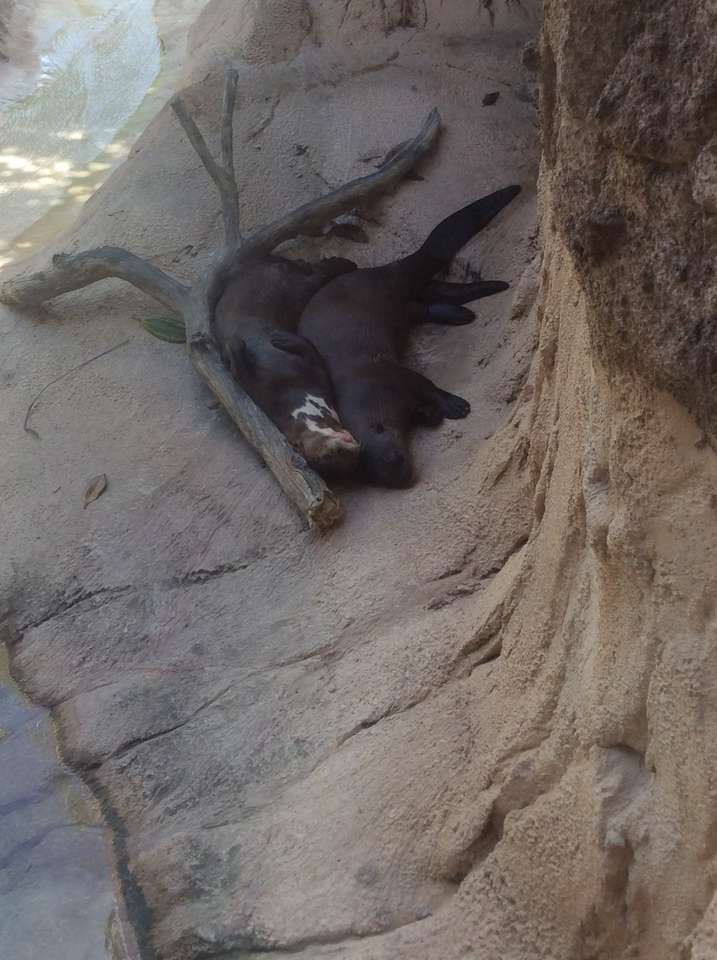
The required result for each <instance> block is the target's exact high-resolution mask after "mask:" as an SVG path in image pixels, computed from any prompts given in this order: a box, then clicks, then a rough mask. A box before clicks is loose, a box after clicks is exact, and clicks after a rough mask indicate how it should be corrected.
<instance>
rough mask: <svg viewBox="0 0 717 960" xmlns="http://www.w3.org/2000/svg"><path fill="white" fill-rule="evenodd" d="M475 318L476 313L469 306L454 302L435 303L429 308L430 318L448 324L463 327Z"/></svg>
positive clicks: (435, 321)
mask: <svg viewBox="0 0 717 960" xmlns="http://www.w3.org/2000/svg"><path fill="white" fill-rule="evenodd" d="M475 318H476V315H475V314H474V313H473V311H472V310H469V309H468V307H459V306H458V305H457V304H453V303H433V304H431V306H430V307H429V308H428V319H429V320H432V321H433V323H443V324H445V325H446V326H451V327H462V326H464V325H465V324H466V323H473V321H474V320H475Z"/></svg>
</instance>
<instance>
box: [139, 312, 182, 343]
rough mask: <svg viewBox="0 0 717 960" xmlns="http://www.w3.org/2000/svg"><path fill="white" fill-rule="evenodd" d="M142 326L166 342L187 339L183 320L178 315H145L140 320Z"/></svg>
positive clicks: (180, 341) (177, 341) (179, 341)
mask: <svg viewBox="0 0 717 960" xmlns="http://www.w3.org/2000/svg"><path fill="white" fill-rule="evenodd" d="M142 326H143V327H144V329H145V330H147V332H148V333H151V334H152V336H153V337H157V339H158V340H166V341H167V343H184V342H185V341H186V339H187V331H186V328H185V326H184V320H180V318H179V317H147V318H146V319H144V320H142Z"/></svg>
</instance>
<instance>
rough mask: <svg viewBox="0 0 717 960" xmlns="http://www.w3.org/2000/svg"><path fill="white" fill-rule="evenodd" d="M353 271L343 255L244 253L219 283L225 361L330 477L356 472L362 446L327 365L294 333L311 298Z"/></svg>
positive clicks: (216, 318) (217, 324)
mask: <svg viewBox="0 0 717 960" xmlns="http://www.w3.org/2000/svg"><path fill="white" fill-rule="evenodd" d="M355 269H356V265H355V264H354V263H352V262H351V261H350V260H343V259H340V258H332V259H328V260H323V261H321V262H320V263H318V264H308V263H304V262H303V261H298V260H288V259H286V258H285V257H279V256H262V257H245V258H242V257H241V256H239V257H238V258H237V260H236V261H235V262H234V263H233V264H231V266H229V267H228V268H227V270H225V271H223V272H222V273H221V275H220V277H219V278H218V282H217V284H216V285H215V286H216V290H217V292H218V298H217V300H216V305H215V307H214V310H213V319H212V334H213V336H214V339H215V340H216V342H217V345H218V347H219V351H220V353H221V356H222V359H223V360H224V363H225V364H226V365H227V367H229V370H230V371H231V374H232V376H233V377H234V378H235V379H236V380H237V381H238V383H240V384H241V386H242V387H243V388H244V390H246V392H247V393H248V394H249V396H250V397H251V398H252V400H253V401H254V402H255V403H256V404H257V405H258V406H259V407H261V409H262V410H263V411H264V413H266V414H267V416H269V417H270V418H271V419H272V420H273V421H274V423H275V424H276V426H277V427H278V428H279V429H280V430H281V431H282V432H283V433H284V435H285V436H286V438H287V439H288V440H289V442H290V443H291V444H292V445H293V446H294V447H295V448H296V449H297V450H298V451H299V452H300V453H301V454H302V456H303V457H304V459H305V460H306V461H307V463H308V464H310V465H311V466H312V467H313V468H314V469H316V470H317V471H318V472H319V473H321V474H323V475H324V476H327V477H328V476H343V475H345V474H348V473H350V472H351V471H352V470H353V469H354V468H355V467H356V465H357V462H358V454H359V448H358V444H357V442H356V440H355V439H354V438H353V436H352V435H351V434H350V433H349V432H348V431H347V430H345V429H344V428H343V426H342V425H341V422H340V420H339V417H338V414H337V413H336V411H335V409H334V407H335V401H334V393H333V389H332V386H331V380H330V378H329V374H328V372H327V370H326V365H325V364H324V362H323V360H322V359H321V357H320V356H319V354H318V352H317V350H316V348H315V347H314V346H313V345H312V344H310V343H309V342H308V341H306V340H305V339H304V338H303V337H301V336H299V335H298V334H297V333H296V328H297V325H298V322H299V317H300V316H301V312H302V310H303V309H304V307H305V306H306V304H307V303H308V302H309V300H310V299H311V297H312V296H313V295H314V294H315V293H316V292H317V291H318V290H320V288H321V287H322V286H323V285H324V284H325V283H327V282H328V281H329V280H331V279H333V278H334V277H337V276H339V275H340V274H342V273H346V272H347V271H351V270H355ZM211 299H212V295H211V294H210V302H211Z"/></svg>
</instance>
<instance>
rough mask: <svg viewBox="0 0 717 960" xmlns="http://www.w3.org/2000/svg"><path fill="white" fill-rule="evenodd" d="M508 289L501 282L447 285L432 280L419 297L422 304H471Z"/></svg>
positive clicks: (442, 281)
mask: <svg viewBox="0 0 717 960" xmlns="http://www.w3.org/2000/svg"><path fill="white" fill-rule="evenodd" d="M508 289H510V284H508V283H505V282H504V281H503V280H476V281H475V282H474V283H448V282H446V281H444V280H434V281H433V283H431V284H429V286H428V287H427V288H426V291H425V293H424V294H423V296H422V297H421V299H422V301H423V302H424V303H429V304H430V303H454V304H460V303H472V302H473V300H482V299H483V297H492V296H494V295H495V294H496V293H503V291H504V290H508Z"/></svg>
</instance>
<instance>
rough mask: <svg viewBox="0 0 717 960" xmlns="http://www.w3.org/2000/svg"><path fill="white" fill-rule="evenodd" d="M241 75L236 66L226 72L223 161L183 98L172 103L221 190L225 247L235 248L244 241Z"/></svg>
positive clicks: (223, 103)
mask: <svg viewBox="0 0 717 960" xmlns="http://www.w3.org/2000/svg"><path fill="white" fill-rule="evenodd" d="M238 80H239V75H238V73H237V72H236V70H234V68H233V67H227V70H226V72H225V74H224V98H223V100H222V122H221V146H220V158H221V162H220V163H217V162H216V160H215V159H214V157H213V156H212V153H211V150H210V149H209V147H208V146H207V141H206V140H205V139H204V137H203V136H202V134H201V132H200V130H199V127H198V126H197V125H196V123H195V122H194V120H193V118H192V117H191V116H190V115H189V112H188V111H187V107H186V105H185V103H184V101H183V100H182V98H181V97H174V99H173V100H172V103H171V106H172V110H174V113H175V114H176V117H177V119H178V120H179V122H180V123H181V124H182V127H183V128H184V132H185V133H186V134H187V138H188V139H189V142H190V143H191V145H192V146H193V147H194V149H195V150H196V152H197V155H198V156H199V159H200V160H201V161H202V163H203V164H204V167H205V169H206V171H207V173H208V174H209V176H210V177H211V178H212V180H213V181H214V183H215V185H216V188H217V190H218V192H219V199H220V200H221V204H222V217H223V219H224V246H225V248H227V249H234V248H235V247H236V246H238V244H239V243H240V241H241V233H240V230H239V189H238V187H237V181H236V177H235V175H234V106H235V104H236V98H237V82H238Z"/></svg>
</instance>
